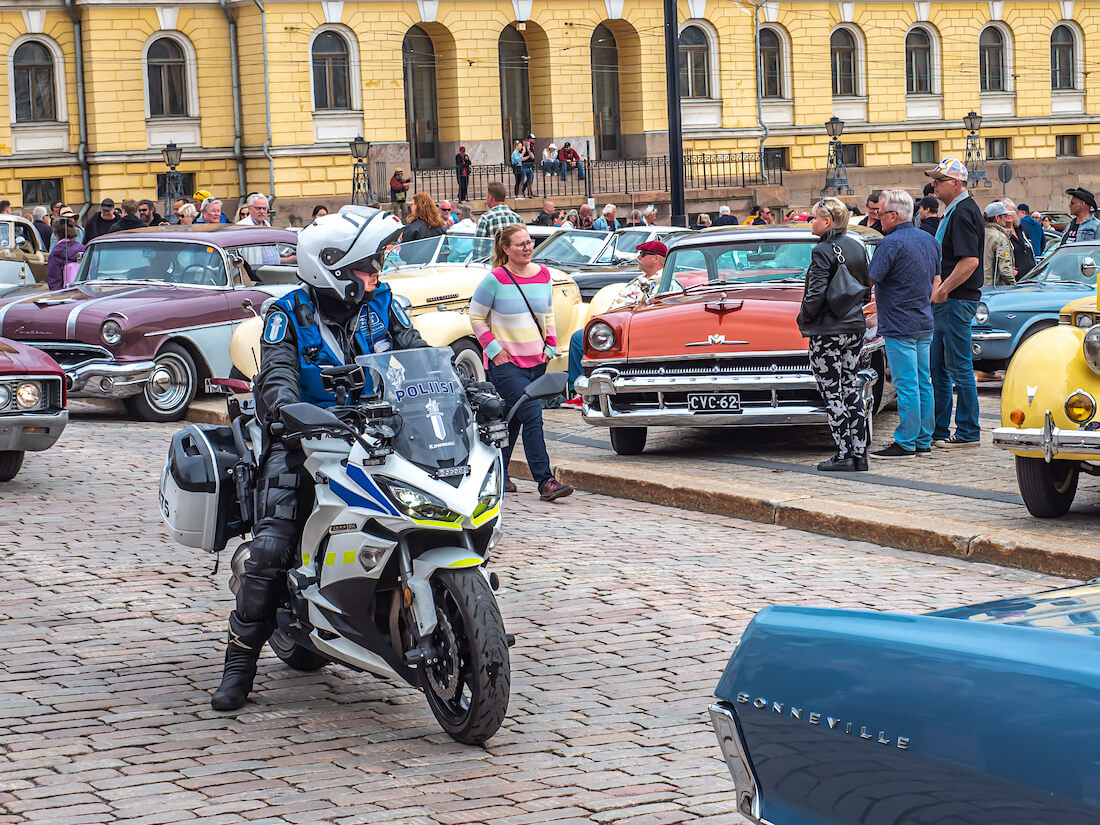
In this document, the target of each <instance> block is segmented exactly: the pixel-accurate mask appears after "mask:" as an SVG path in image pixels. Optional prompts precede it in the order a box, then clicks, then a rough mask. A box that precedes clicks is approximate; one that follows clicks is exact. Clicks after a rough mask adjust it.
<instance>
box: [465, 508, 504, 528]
mask: <svg viewBox="0 0 1100 825" xmlns="http://www.w3.org/2000/svg"><path fill="white" fill-rule="evenodd" d="M498 515H500V505H499V504H498V505H497V506H496V507H494V508H493V509H492V510H486V511H485V512H484V513H482V514H481V515H480V516H478V517H476V518H474V519H472V520H471V521H472V523H473V525H474V527H480V526H481V525H483V524H484V523H485V522H487V521H489V520H490V519H493V518H496V517H497V516H498Z"/></svg>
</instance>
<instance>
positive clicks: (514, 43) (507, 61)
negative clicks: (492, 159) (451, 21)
mask: <svg viewBox="0 0 1100 825" xmlns="http://www.w3.org/2000/svg"><path fill="white" fill-rule="evenodd" d="M497 56H498V63H499V66H500V103H501V106H500V111H501V117H502V118H503V121H504V122H503V132H502V134H503V135H504V157H506V158H507V157H508V156H509V155H510V154H511V153H512V141H514V140H519V139H520V138H525V137H527V136H528V135H529V134H531V80H530V76H529V73H528V70H527V64H528V63H529V62H530V60H531V57H530V55H529V54H528V52H527V41H526V40H524V38H523V32H521V31H519V30H518V29H517V28H516V27H515V26H512V25H509V26H506V27H505V28H504V31H502V32H501V33H500V40H499V41H498V42H497Z"/></svg>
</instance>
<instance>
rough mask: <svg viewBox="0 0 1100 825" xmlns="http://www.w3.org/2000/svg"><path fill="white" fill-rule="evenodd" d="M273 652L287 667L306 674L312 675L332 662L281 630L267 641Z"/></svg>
mask: <svg viewBox="0 0 1100 825" xmlns="http://www.w3.org/2000/svg"><path fill="white" fill-rule="evenodd" d="M267 644H268V646H269V647H270V648H271V650H272V652H273V653H274V654H275V655H276V656H278V657H279V658H280V659H282V660H283V664H285V665H286V666H287V667H291V668H294V670H300V671H303V672H304V673H312V672H313V671H315V670H320V669H321V668H323V667H324V666H325V665H327V664H328V663H329V661H331V660H330V659H329V658H328V657H327V656H322V655H321V654H320V653H314V652H313V651H312V650H310V649H309V648H305V647H302V646H301V645H300V644H298V643H297V642H296V641H294V639H292V638H291V637H290V636H289V635H287V634H286V633H283V631H281V630H276V631H275V632H274V633H272V634H271V638H270V639H268V640H267Z"/></svg>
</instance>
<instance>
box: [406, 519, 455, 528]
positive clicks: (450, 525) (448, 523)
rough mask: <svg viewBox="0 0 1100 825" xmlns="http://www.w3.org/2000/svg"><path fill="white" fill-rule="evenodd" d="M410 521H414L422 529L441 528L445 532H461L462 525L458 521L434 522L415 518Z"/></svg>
mask: <svg viewBox="0 0 1100 825" xmlns="http://www.w3.org/2000/svg"><path fill="white" fill-rule="evenodd" d="M410 521H414V522H416V523H417V524H419V525H421V526H422V527H439V528H441V529H443V530H461V529H462V525H461V524H459V523H458V522H456V521H432V520H431V519H420V518H413V519H410Z"/></svg>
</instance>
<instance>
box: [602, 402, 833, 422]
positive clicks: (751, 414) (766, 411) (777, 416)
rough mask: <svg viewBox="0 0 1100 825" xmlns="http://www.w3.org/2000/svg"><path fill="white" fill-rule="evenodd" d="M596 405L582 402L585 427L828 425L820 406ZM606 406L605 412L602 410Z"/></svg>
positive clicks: (823, 410)
mask: <svg viewBox="0 0 1100 825" xmlns="http://www.w3.org/2000/svg"><path fill="white" fill-rule="evenodd" d="M599 402H600V403H599V406H598V407H593V406H589V403H588V399H586V400H585V404H584V407H583V409H582V411H581V417H582V418H583V419H584V422H585V423H586V424H595V425H598V426H604V427H662V426H664V427H667V426H675V425H678V426H681V427H783V426H807V425H814V424H828V423H829V419H828V416H827V415H826V413H825V409H824V408H823V407H812V406H806V405H797V406H796V405H791V406H786V407H784V406H780V407H744V408H742V411H741V412H739V413H692V412H688V411H687V408H686V407H684V408H680V409H663V410H661V409H656V408H649V409H644V410H637V411H630V410H628V411H626V412H619V411H618V410H612V409H611V408H610V404H608V402H607V396H600V399H599ZM605 407H606V409H605Z"/></svg>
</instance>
